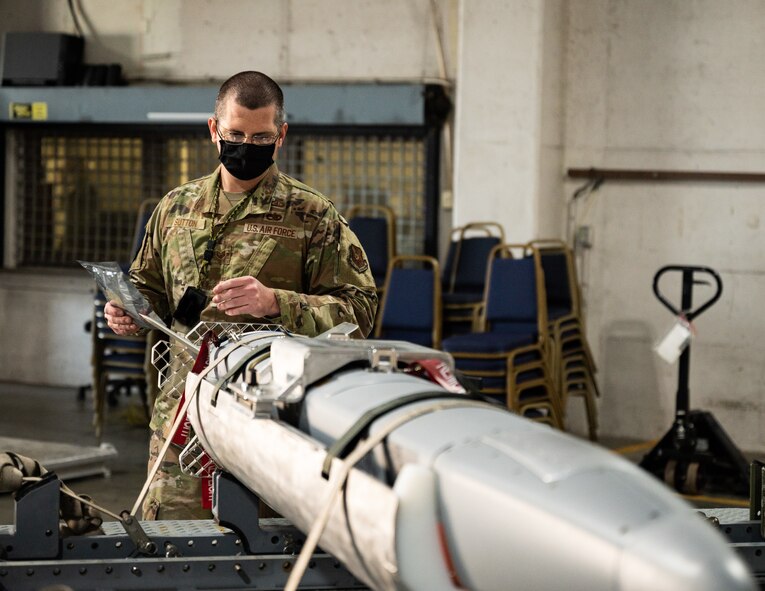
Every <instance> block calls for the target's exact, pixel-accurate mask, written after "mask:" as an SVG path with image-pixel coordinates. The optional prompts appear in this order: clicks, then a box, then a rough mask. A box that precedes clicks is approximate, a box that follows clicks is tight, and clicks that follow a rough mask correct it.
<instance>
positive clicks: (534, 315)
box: [442, 244, 563, 429]
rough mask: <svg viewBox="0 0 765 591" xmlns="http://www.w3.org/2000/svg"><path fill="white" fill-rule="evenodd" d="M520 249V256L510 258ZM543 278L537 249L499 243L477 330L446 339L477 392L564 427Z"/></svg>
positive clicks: (446, 346)
mask: <svg viewBox="0 0 765 591" xmlns="http://www.w3.org/2000/svg"><path fill="white" fill-rule="evenodd" d="M513 251H519V252H520V256H519V257H513ZM545 297H546V296H545V287H544V276H543V272H542V267H541V260H540V255H539V251H538V250H536V249H534V248H530V247H527V246H526V245H509V244H503V245H499V246H496V247H495V248H494V249H492V251H491V253H490V255H489V272H488V278H487V284H486V290H485V295H484V303H483V307H482V310H481V315H480V327H479V328H480V331H479V332H471V333H467V334H459V335H454V336H451V337H448V338H445V339H444V341H443V343H442V348H443V350H444V351H447V352H449V353H450V354H451V355H452V356H453V357H454V360H455V364H456V367H457V369H459V370H460V371H462V373H463V374H464V375H466V376H468V377H471V378H474V379H477V380H479V381H480V392H481V393H482V394H484V395H486V396H491V397H495V398H499V399H500V400H502V401H503V402H504V404H506V405H507V407H508V408H509V409H510V410H513V411H515V412H517V413H519V414H521V415H524V416H527V417H529V418H532V419H534V420H539V421H543V422H547V423H550V424H551V425H553V426H555V427H558V428H561V429H562V428H563V416H562V409H561V404H560V400H559V397H558V393H557V390H556V388H555V384H554V380H553V377H552V373H551V369H550V349H549V335H548V322H547V306H546V299H545Z"/></svg>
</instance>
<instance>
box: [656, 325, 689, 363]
mask: <svg viewBox="0 0 765 591" xmlns="http://www.w3.org/2000/svg"><path fill="white" fill-rule="evenodd" d="M692 336H693V333H692V332H691V326H690V324H688V322H687V321H686V320H683V319H682V318H678V319H677V322H675V324H674V325H673V326H672V328H670V329H669V332H668V333H667V334H666V335H665V336H664V338H663V339H661V340H660V341H659V342H658V343H657V344H656V346H655V347H654V348H653V350H654V351H656V353H657V355H658V356H659V357H661V358H662V359H663V360H664V361H666V362H667V363H674V362H675V361H677V359H678V357H680V354H681V353H682V352H683V351H684V350H685V348H686V347H687V346H688V343H690V341H691V337H692Z"/></svg>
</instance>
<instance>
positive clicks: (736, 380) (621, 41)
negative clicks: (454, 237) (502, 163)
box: [565, 0, 765, 450]
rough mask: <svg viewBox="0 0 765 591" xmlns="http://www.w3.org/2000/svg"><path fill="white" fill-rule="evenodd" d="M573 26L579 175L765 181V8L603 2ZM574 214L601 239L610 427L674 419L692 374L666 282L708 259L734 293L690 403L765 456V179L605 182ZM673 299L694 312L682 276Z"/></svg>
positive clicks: (698, 366) (701, 323) (594, 299)
mask: <svg viewBox="0 0 765 591" xmlns="http://www.w3.org/2000/svg"><path fill="white" fill-rule="evenodd" d="M572 4H573V3H572ZM572 8H573V6H572ZM568 18H569V21H568V32H567V34H568V42H567V49H568V64H567V69H566V88H567V90H566V105H565V110H566V135H565V145H566V151H565V166H566V167H584V168H587V167H600V168H635V169H658V170H672V169H675V170H700V171H727V172H759V173H762V172H763V162H765V109H763V107H762V105H763V104H764V103H763V99H764V98H765V69H763V68H762V65H761V60H760V57H759V56H761V55H762V52H763V45H764V44H765V41H764V40H765V35H764V33H765V3H763V2H759V1H747V0H736V1H734V2H729V3H728V2H726V3H719V2H716V1H715V0H697V1H694V2H687V1H686V0H645V1H641V2H629V1H624V0H588V1H587V2H577V3H576V10H569V13H568ZM576 186H577V184H575V183H567V193H568V194H569V195H571V194H572V192H573V190H574V188H575V187H576ZM575 210H576V213H577V223H578V224H579V225H586V226H589V227H590V229H591V230H592V232H591V235H592V242H593V248H592V249H591V250H589V251H587V252H586V253H585V254H584V256H583V258H582V263H583V265H582V273H583V280H584V282H585V284H586V286H585V297H586V301H587V309H588V313H589V314H588V319H589V329H590V337H591V341H592V344H593V346H594V348H595V351H596V356H597V359H598V361H599V363H600V367H601V375H600V378H601V383H602V384H603V386H604V391H605V393H604V397H603V400H602V404H601V412H602V425H603V431H604V432H608V433H613V434H629V435H634V436H638V437H654V436H658V435H660V434H661V433H662V432H663V431H664V430H665V429H666V428H667V427H668V426H669V424H670V421H671V417H672V413H673V411H674V397H675V391H676V388H677V366H676V365H673V366H669V365H667V364H665V363H664V362H663V361H660V360H659V359H658V358H657V357H656V356H655V355H653V353H652V352H651V347H652V345H653V343H654V341H655V340H657V339H658V338H659V337H660V336H661V335H662V334H663V333H664V331H665V330H667V329H668V328H669V326H670V325H671V322H672V316H671V314H670V313H669V312H668V311H667V310H666V309H665V308H664V307H663V306H662V305H660V304H659V302H658V301H657V300H656V299H655V298H654V296H653V294H652V291H651V285H652V278H653V275H654V273H655V272H656V271H657V270H658V269H659V267H661V266H663V265H667V264H693V265H707V266H710V267H712V268H714V269H716V270H717V271H718V272H719V273H720V275H721V276H722V280H723V283H724V292H723V296H722V299H721V300H720V301H719V302H718V303H717V304H716V305H715V306H714V307H713V308H711V309H710V310H709V311H707V312H706V313H704V315H703V316H701V317H699V318H698V320H697V322H696V325H697V329H698V336H697V337H696V339H695V341H694V342H693V344H692V348H691V371H690V373H691V380H690V387H691V404H692V406H693V407H696V408H705V409H708V410H711V411H712V412H713V413H714V414H715V416H716V417H717V418H718V419H719V420H720V422H721V423H722V424H723V426H724V427H725V429H726V430H727V431H728V432H729V433H730V434H731V435H732V436H733V437H734V439H735V441H736V443H737V444H738V445H739V446H740V447H742V448H743V449H758V450H762V449H765V433H763V428H762V425H763V403H762V400H763V396H762V390H763V384H764V383H765V382H764V381H763V377H764V375H763V374H764V372H765V370H764V369H763V364H762V358H763V355H765V345H764V344H763V343H762V342H761V341H760V336H761V335H762V334H763V332H764V329H765V316H764V315H763V313H762V308H761V306H760V300H761V294H762V293H763V289H765V279H764V275H763V268H764V264H763V263H765V260H764V256H763V252H764V251H765V235H764V234H763V232H762V230H761V228H760V225H761V223H762V222H761V220H762V219H763V218H764V217H765V185H763V184H740V183H719V182H718V183H714V182H706V183H698V182H693V183H691V182H684V183H659V182H639V183H638V182H629V183H628V182H606V183H605V184H604V185H603V186H602V187H601V188H600V189H599V190H598V191H596V192H594V193H592V194H591V195H590V196H589V197H586V198H583V199H582V200H581V201H579V202H578V203H577V204H576V207H575ZM662 285H664V284H662ZM664 290H665V292H666V294H667V295H668V296H669V297H670V298H671V299H672V300H673V301H675V302H676V303H678V304H679V302H680V282H679V279H675V280H671V279H670V278H667V283H666V285H665V286H664ZM695 293H697V294H698V296H697V297H698V301H699V302H701V301H702V298H703V297H705V296H708V295H709V293H710V290H709V289H708V288H704V286H699V288H698V292H695Z"/></svg>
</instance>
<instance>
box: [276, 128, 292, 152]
mask: <svg viewBox="0 0 765 591" xmlns="http://www.w3.org/2000/svg"><path fill="white" fill-rule="evenodd" d="M288 127H289V125H287V122H286V121H285V122H284V123H282V129H281V132H280V133H279V139H278V140H276V147H277V148H281V147H282V144H283V143H284V138H286V137H287V128H288Z"/></svg>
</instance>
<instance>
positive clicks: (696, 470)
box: [683, 462, 704, 495]
mask: <svg viewBox="0 0 765 591" xmlns="http://www.w3.org/2000/svg"><path fill="white" fill-rule="evenodd" d="M703 487H704V479H703V477H702V474H701V464H700V463H699V462H691V463H690V464H688V467H687V469H686V471H685V482H684V483H683V492H684V493H685V494H688V495H697V494H699V493H700V492H701V489H702V488H703Z"/></svg>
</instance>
